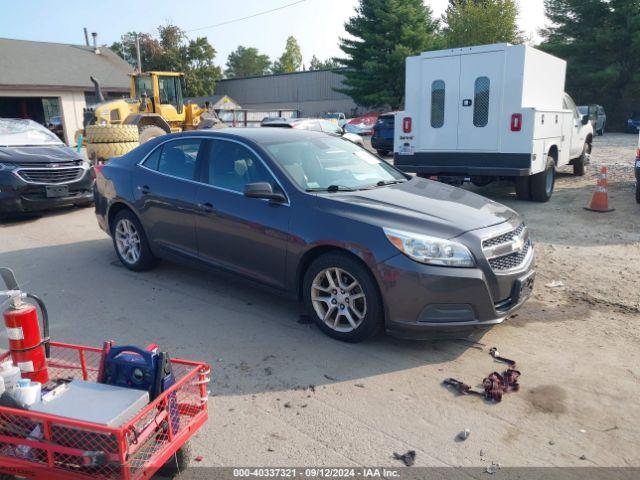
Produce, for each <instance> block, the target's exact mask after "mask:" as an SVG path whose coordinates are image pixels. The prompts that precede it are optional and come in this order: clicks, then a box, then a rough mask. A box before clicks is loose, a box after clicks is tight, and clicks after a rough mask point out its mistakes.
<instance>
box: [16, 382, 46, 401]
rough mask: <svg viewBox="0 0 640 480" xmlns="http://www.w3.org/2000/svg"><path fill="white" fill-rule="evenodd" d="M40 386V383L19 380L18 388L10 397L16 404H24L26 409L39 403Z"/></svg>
mask: <svg viewBox="0 0 640 480" xmlns="http://www.w3.org/2000/svg"><path fill="white" fill-rule="evenodd" d="M41 390H42V385H41V384H40V382H32V381H31V380H29V379H28V378H21V379H20V380H19V381H18V388H16V389H15V390H14V391H13V392H11V396H13V398H15V399H16V400H17V401H18V402H21V403H24V404H25V405H27V406H28V407H30V406H31V405H33V404H34V403H38V402H39V401H40V398H41V396H40V394H41Z"/></svg>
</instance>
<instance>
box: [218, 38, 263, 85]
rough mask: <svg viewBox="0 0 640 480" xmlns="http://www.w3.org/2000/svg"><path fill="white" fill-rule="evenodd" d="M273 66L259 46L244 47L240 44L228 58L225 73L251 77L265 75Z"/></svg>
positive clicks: (230, 76)
mask: <svg viewBox="0 0 640 480" xmlns="http://www.w3.org/2000/svg"><path fill="white" fill-rule="evenodd" d="M270 68H271V60H269V57H268V56H267V55H265V54H262V53H260V52H259V51H258V49H257V48H253V47H248V48H247V47H243V46H242V45H240V46H239V47H238V48H237V49H236V50H235V51H234V52H231V53H230V54H229V57H228V58H227V69H226V71H225V75H226V76H227V77H229V78H232V77H249V76H252V75H265V74H267V73H268V72H269V70H270Z"/></svg>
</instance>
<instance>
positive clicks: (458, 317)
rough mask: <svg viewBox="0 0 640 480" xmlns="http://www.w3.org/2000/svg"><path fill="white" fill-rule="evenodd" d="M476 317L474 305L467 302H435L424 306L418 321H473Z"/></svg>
mask: <svg viewBox="0 0 640 480" xmlns="http://www.w3.org/2000/svg"><path fill="white" fill-rule="evenodd" d="M475 319H476V315H475V312H474V311H473V307H472V306H471V305H469V304H466V303H443V304H436V303H434V304H431V305H427V306H426V307H424V309H423V310H422V312H420V315H419V316H418V322H424V323H455V322H473V321H474V320H475Z"/></svg>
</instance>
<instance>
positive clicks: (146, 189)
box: [138, 185, 151, 195]
mask: <svg viewBox="0 0 640 480" xmlns="http://www.w3.org/2000/svg"><path fill="white" fill-rule="evenodd" d="M138 190H140V193H142V194H143V195H146V194H147V193H149V192H150V191H151V189H150V188H149V185H138Z"/></svg>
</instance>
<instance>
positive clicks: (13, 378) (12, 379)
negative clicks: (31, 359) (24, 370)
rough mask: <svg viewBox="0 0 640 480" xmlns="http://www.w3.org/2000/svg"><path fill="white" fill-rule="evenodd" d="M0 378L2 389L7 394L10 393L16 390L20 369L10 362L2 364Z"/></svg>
mask: <svg viewBox="0 0 640 480" xmlns="http://www.w3.org/2000/svg"><path fill="white" fill-rule="evenodd" d="M0 377H2V380H3V381H4V388H5V390H6V391H7V392H11V391H13V390H15V389H16V388H18V380H20V369H19V368H18V367H16V366H15V365H13V364H12V363H11V362H4V363H3V364H2V365H0Z"/></svg>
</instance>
